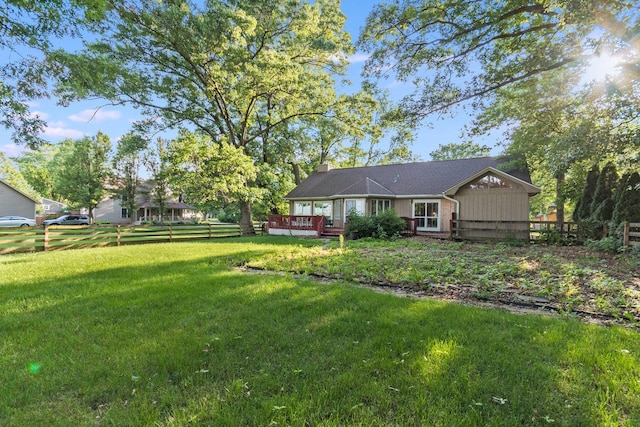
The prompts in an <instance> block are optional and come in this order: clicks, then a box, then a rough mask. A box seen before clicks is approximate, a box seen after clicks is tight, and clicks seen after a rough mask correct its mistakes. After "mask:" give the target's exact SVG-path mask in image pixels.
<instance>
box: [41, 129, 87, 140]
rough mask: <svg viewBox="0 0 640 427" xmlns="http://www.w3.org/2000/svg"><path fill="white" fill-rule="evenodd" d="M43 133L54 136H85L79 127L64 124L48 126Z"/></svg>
mask: <svg viewBox="0 0 640 427" xmlns="http://www.w3.org/2000/svg"><path fill="white" fill-rule="evenodd" d="M42 134H43V135H46V136H51V137H54V138H82V137H83V136H84V133H82V132H80V131H79V130H77V129H69V128H65V127H62V126H47V127H46V128H45V130H44V132H42Z"/></svg>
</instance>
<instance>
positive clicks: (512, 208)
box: [269, 157, 540, 236]
mask: <svg viewBox="0 0 640 427" xmlns="http://www.w3.org/2000/svg"><path fill="white" fill-rule="evenodd" d="M509 164H510V163H509V159H508V158H506V157H484V158H475V159H463V160H447V161H433V162H419V163H406V164H394V165H380V166H367V167H359V168H345V169H334V168H332V167H331V166H330V165H326V164H324V165H320V166H319V167H318V170H317V172H316V173H314V174H312V175H310V176H309V177H308V178H307V179H305V180H304V181H303V182H301V183H300V185H298V186H297V187H296V188H295V189H294V190H293V191H291V192H290V193H289V194H287V195H286V196H285V199H286V200H288V201H289V215H285V216H277V215H275V216H272V217H271V218H270V220H269V233H270V234H287V235H289V234H293V235H309V236H313V235H320V234H322V233H323V232H327V229H331V230H334V229H335V230H338V231H343V228H344V225H345V219H346V218H347V215H348V214H349V212H351V211H356V212H359V213H361V214H367V215H376V214H378V213H380V212H382V211H385V210H388V209H394V210H395V211H396V212H397V214H398V215H399V216H401V217H405V218H406V219H407V220H408V222H409V223H411V224H412V228H413V230H414V231H416V232H418V233H425V234H427V233H440V234H442V233H450V232H451V231H452V229H451V227H452V221H451V220H452V219H457V220H460V221H462V220H465V221H468V222H471V221H479V222H489V221H491V222H496V221H502V222H504V221H519V222H522V223H521V224H514V228H515V229H517V230H520V229H522V230H525V229H526V230H528V228H529V227H528V224H524V222H527V221H528V220H529V198H530V197H532V196H533V195H536V194H538V193H539V192H540V189H539V188H538V187H536V186H534V185H533V184H532V183H531V178H530V176H529V172H528V171H527V170H519V169H516V168H513V167H509ZM527 232H528V231H527Z"/></svg>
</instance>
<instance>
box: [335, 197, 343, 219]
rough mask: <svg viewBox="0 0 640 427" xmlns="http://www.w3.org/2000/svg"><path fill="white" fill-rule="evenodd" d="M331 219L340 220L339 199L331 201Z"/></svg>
mask: <svg viewBox="0 0 640 427" xmlns="http://www.w3.org/2000/svg"><path fill="white" fill-rule="evenodd" d="M333 218H334V219H341V218H342V200H340V199H337V200H334V201H333Z"/></svg>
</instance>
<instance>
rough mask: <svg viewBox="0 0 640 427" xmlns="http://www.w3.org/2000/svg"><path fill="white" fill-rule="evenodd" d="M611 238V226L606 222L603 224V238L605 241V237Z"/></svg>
mask: <svg viewBox="0 0 640 427" xmlns="http://www.w3.org/2000/svg"><path fill="white" fill-rule="evenodd" d="M608 236H609V225H608V224H607V223H606V222H605V223H604V224H602V238H603V239H604V238H605V237H608Z"/></svg>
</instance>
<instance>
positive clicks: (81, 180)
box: [54, 133, 111, 216]
mask: <svg viewBox="0 0 640 427" xmlns="http://www.w3.org/2000/svg"><path fill="white" fill-rule="evenodd" d="M110 149H111V141H110V140H109V138H108V137H107V136H106V135H104V134H102V133H98V134H97V135H96V136H94V137H88V136H87V137H84V138H82V139H78V140H75V141H74V140H69V139H68V140H65V141H62V143H61V144H60V151H59V152H58V153H57V154H56V156H55V158H54V161H55V163H56V164H57V168H56V173H55V176H54V186H55V191H56V192H57V193H59V194H61V195H62V196H63V197H64V198H65V199H66V200H67V201H68V202H69V204H70V205H71V207H76V208H82V207H86V208H88V209H89V213H90V215H91V216H93V208H95V207H96V206H98V204H99V203H100V201H101V200H102V198H103V197H104V196H105V194H106V193H107V190H106V189H105V181H106V179H107V177H108V175H109V168H108V163H107V161H108V156H109V150H110Z"/></svg>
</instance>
